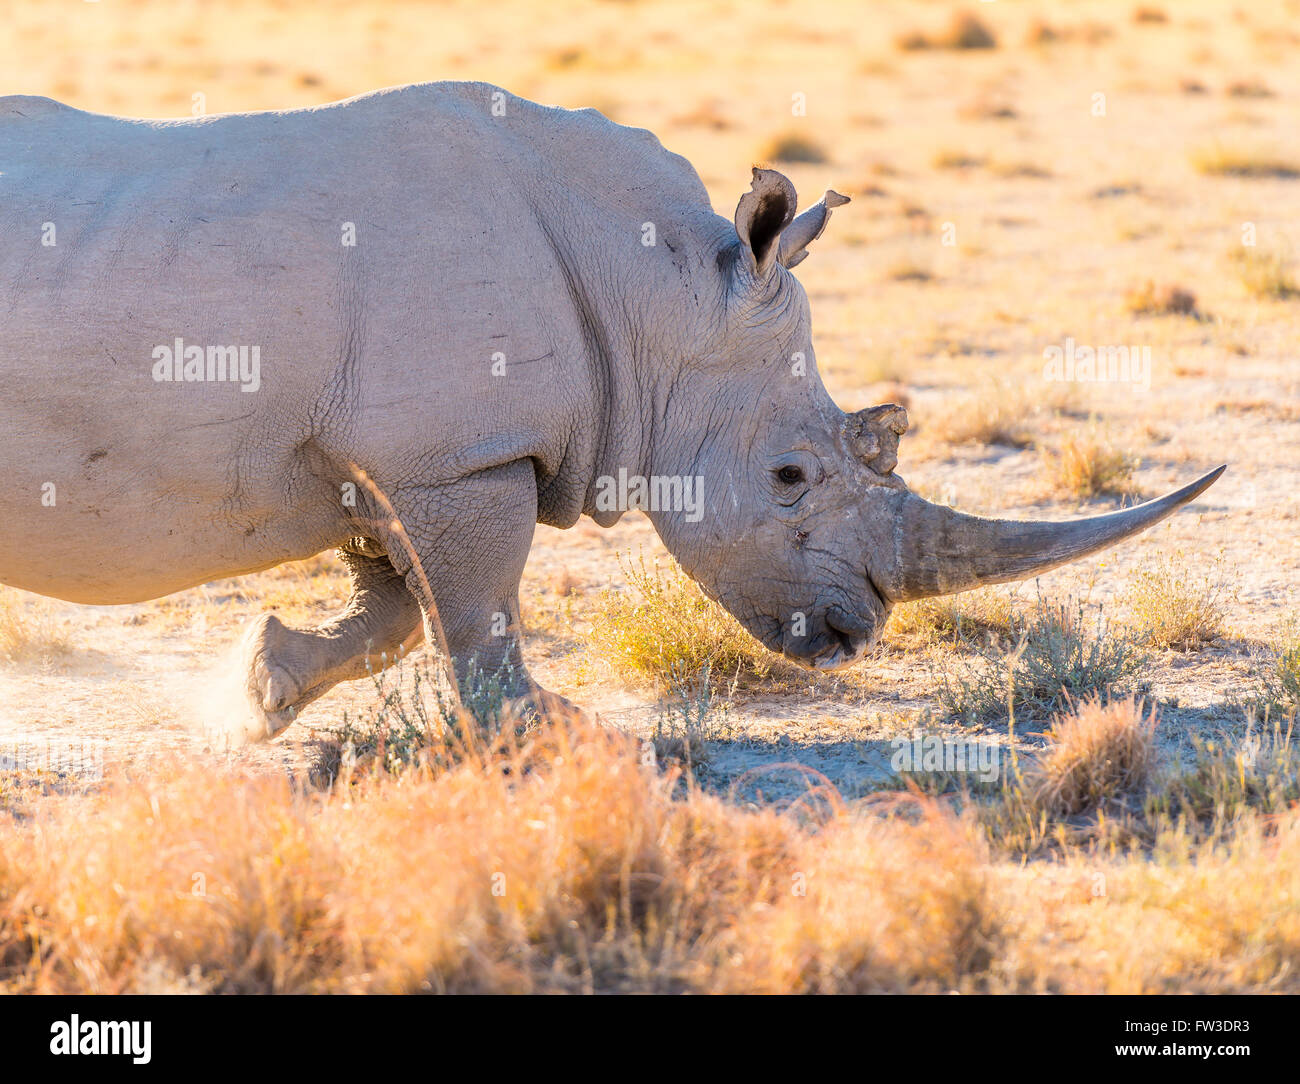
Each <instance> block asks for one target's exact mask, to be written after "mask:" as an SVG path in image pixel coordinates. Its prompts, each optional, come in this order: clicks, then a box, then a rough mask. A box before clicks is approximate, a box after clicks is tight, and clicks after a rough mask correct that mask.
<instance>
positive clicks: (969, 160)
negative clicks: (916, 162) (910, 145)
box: [930, 150, 985, 169]
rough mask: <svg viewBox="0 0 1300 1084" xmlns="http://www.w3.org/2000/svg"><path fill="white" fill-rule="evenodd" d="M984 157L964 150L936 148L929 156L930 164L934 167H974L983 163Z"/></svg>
mask: <svg viewBox="0 0 1300 1084" xmlns="http://www.w3.org/2000/svg"><path fill="white" fill-rule="evenodd" d="M984 161H985V160H984V159H983V158H981V157H979V156H978V155H974V154H969V153H967V152H966V151H955V150H938V151H935V152H934V155H933V156H932V157H931V158H930V165H931V166H933V167H934V168H935V169H975V168H977V167H978V166H982V165H983V164H984Z"/></svg>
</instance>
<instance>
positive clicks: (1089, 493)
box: [1043, 430, 1139, 498]
mask: <svg viewBox="0 0 1300 1084" xmlns="http://www.w3.org/2000/svg"><path fill="white" fill-rule="evenodd" d="M1138 463H1139V460H1138V457H1137V456H1135V455H1133V454H1132V453H1131V452H1127V451H1124V450H1121V449H1119V448H1116V447H1115V446H1114V444H1113V443H1112V442H1111V440H1110V438H1108V437H1105V436H1102V435H1100V434H1098V433H1097V431H1096V430H1089V431H1087V432H1084V433H1073V434H1070V435H1068V436H1066V437H1065V438H1064V439H1063V440H1062V441H1061V442H1060V444H1059V445H1058V446H1057V447H1056V448H1053V449H1050V450H1047V451H1045V453H1044V456H1043V472H1044V475H1045V477H1046V480H1047V484H1048V485H1049V487H1050V489H1051V492H1052V493H1054V494H1062V495H1065V496H1069V497H1077V498H1087V497H1101V496H1124V495H1126V494H1130V493H1132V492H1133V472H1134V470H1136V469H1137V466H1138Z"/></svg>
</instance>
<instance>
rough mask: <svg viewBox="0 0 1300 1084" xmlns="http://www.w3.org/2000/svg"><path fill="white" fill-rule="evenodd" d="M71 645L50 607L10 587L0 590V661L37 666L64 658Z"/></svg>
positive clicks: (68, 652) (69, 651)
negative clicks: (43, 661) (36, 663)
mask: <svg viewBox="0 0 1300 1084" xmlns="http://www.w3.org/2000/svg"><path fill="white" fill-rule="evenodd" d="M72 650H73V643H72V639H71V637H70V636H69V635H68V633H67V632H66V631H65V630H64V629H63V628H62V627H61V626H60V624H59V622H58V620H57V619H56V618H55V617H54V615H53V612H52V610H51V608H50V604H49V603H48V602H47V601H46V600H45V599H42V598H36V597H34V596H31V595H27V594H25V593H24V592H22V591H16V590H14V589H13V588H11V587H0V659H2V660H4V661H7V662H12V663H26V662H40V661H42V660H45V659H51V658H57V657H59V656H63V655H68V654H70V653H71V652H72Z"/></svg>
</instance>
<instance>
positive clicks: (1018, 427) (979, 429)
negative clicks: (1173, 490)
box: [926, 380, 1042, 448]
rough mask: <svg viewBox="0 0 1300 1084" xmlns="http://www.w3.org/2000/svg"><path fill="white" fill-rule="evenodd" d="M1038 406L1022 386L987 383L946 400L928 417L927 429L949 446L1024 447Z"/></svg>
mask: <svg viewBox="0 0 1300 1084" xmlns="http://www.w3.org/2000/svg"><path fill="white" fill-rule="evenodd" d="M1041 406H1042V404H1041V402H1040V401H1039V400H1038V399H1036V398H1035V397H1034V396H1033V395H1032V394H1031V393H1030V391H1029V388H1028V386H1027V385H1026V384H1024V383H1013V382H1011V381H1005V380H999V381H990V382H988V383H986V384H984V385H981V386H980V387H979V388H977V389H975V390H974V391H970V392H963V393H962V394H961V395H959V396H956V397H954V398H952V399H950V400H945V401H944V402H943V403H942V404H941V405H940V406H939V408H938V410H936V411H935V412H934V413H933V414H932V415H931V417H930V419H929V421H928V422H927V424H926V430H927V431H928V432H929V433H930V434H932V435H933V436H935V437H937V438H938V439H940V440H944V441H947V442H948V443H949V444H1006V445H1009V446H1011V447H1013V448H1023V447H1025V446H1026V445H1028V444H1030V443H1032V441H1033V438H1032V434H1031V431H1030V428H1029V424H1028V423H1029V420H1030V419H1031V418H1032V416H1033V415H1034V414H1035V413H1036V412H1037V411H1038V410H1039V409H1040V408H1041Z"/></svg>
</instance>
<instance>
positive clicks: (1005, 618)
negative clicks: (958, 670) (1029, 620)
mask: <svg viewBox="0 0 1300 1084" xmlns="http://www.w3.org/2000/svg"><path fill="white" fill-rule="evenodd" d="M1014 612H1015V594H1014V592H1013V591H1008V590H1006V589H999V588H993V587H982V588H979V589H978V590H976V591H966V592H963V593H962V594H959V595H944V596H940V597H937V598H927V599H921V600H920V601H918V602H905V603H902V604H901V605H899V606H896V607H895V608H894V612H893V613H892V614H890V616H889V621H888V623H887V624H886V625H885V631H884V634H883V639H884V641H885V642H886V643H887V644H889V645H891V646H893V647H898V648H902V649H914V648H916V647H921V646H929V645H932V644H946V645H957V644H959V643H961V642H962V640H963V639H964V638H967V637H974V638H979V639H986V638H989V637H993V638H996V639H1006V638H1008V637H1010V635H1011V631H1012V616H1013V614H1014Z"/></svg>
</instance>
